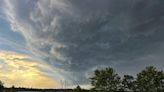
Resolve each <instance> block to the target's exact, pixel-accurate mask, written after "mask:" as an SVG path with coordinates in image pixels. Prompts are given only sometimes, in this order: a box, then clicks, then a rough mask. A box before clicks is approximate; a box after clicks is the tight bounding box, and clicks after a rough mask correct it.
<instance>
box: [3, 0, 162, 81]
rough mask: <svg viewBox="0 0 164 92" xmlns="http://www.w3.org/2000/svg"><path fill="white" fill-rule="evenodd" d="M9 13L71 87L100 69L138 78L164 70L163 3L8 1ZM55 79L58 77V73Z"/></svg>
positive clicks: (127, 0) (150, 0)
mask: <svg viewBox="0 0 164 92" xmlns="http://www.w3.org/2000/svg"><path fill="white" fill-rule="evenodd" d="M3 3H4V9H3V10H4V13H5V15H6V17H7V19H8V21H9V23H10V25H11V28H12V30H13V31H15V32H19V33H21V35H22V36H23V37H24V38H25V41H26V45H27V48H28V49H29V51H31V52H32V54H33V55H34V57H36V58H41V59H42V61H43V62H46V63H47V64H48V65H50V66H51V67H53V68H54V69H58V73H59V74H61V75H63V76H65V78H66V79H67V80H70V83H73V84H75V83H79V84H85V83H88V82H89V81H88V77H89V75H90V73H91V72H92V71H93V70H94V69H96V68H98V67H106V66H111V67H114V68H115V69H117V70H118V71H119V72H120V73H121V72H124V73H132V74H134V73H136V72H137V71H138V70H139V69H141V68H143V67H144V66H145V65H155V66H157V67H159V68H162V66H164V62H163V59H164V57H163V55H164V53H163V50H164V48H163V45H164V36H163V35H164V17H163V16H164V11H163V10H164V1H163V0H21V1H18V0H4V2H3ZM54 75H55V74H54Z"/></svg>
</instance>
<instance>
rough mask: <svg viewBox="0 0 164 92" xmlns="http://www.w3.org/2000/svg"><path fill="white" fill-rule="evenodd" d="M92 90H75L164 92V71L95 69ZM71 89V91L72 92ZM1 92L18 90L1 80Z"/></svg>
mask: <svg viewBox="0 0 164 92" xmlns="http://www.w3.org/2000/svg"><path fill="white" fill-rule="evenodd" d="M90 80H91V85H92V86H93V88H92V89H91V90H84V89H81V87H80V86H77V87H76V88H75V89H73V90H72V91H73V92H164V72H163V71H162V70H157V69H156V68H155V67H154V66H148V67H146V68H145V69H143V70H142V71H141V72H139V73H138V74H137V75H136V76H132V75H124V76H123V77H120V76H119V74H117V73H116V71H115V70H114V69H113V68H111V67H108V68H105V69H101V70H95V72H94V75H93V76H92V77H91V78H90ZM72 91H69V92H72ZM0 92H16V90H15V87H14V86H13V87H11V88H5V87H4V86H3V82H1V81H0Z"/></svg>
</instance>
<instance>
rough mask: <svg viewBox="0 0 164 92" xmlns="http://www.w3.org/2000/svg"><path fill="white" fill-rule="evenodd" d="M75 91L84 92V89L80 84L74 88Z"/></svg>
mask: <svg viewBox="0 0 164 92" xmlns="http://www.w3.org/2000/svg"><path fill="white" fill-rule="evenodd" d="M73 92H84V90H83V89H81V87H80V86H77V87H76V88H75V89H74V90H73Z"/></svg>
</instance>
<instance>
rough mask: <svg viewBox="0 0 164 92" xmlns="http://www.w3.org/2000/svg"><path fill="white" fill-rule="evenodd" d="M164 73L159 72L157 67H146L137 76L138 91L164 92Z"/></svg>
mask: <svg viewBox="0 0 164 92" xmlns="http://www.w3.org/2000/svg"><path fill="white" fill-rule="evenodd" d="M163 80H164V73H163V71H157V70H156V68H155V67H153V66H149V67H146V68H145V69H144V70H143V71H141V72H140V73H139V74H137V89H138V90H139V91H140V92H164V91H162V90H163V89H164V86H163V85H164V83H163Z"/></svg>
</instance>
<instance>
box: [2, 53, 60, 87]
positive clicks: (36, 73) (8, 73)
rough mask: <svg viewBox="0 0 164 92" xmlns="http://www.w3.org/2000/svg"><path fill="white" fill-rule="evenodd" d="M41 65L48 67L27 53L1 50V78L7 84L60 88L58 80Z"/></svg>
mask: <svg viewBox="0 0 164 92" xmlns="http://www.w3.org/2000/svg"><path fill="white" fill-rule="evenodd" d="M39 67H40V68H44V69H46V68H48V67H47V66H45V65H42V64H39V63H37V61H34V60H31V59H30V57H28V56H27V55H23V54H18V53H15V52H8V51H0V79H1V80H2V81H3V82H4V83H5V85H6V86H12V85H15V86H19V87H37V88H58V87H59V86H60V85H59V84H58V82H57V81H55V80H54V79H52V78H50V77H48V76H46V75H45V74H44V73H43V72H42V71H41V70H40V69H39Z"/></svg>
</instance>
